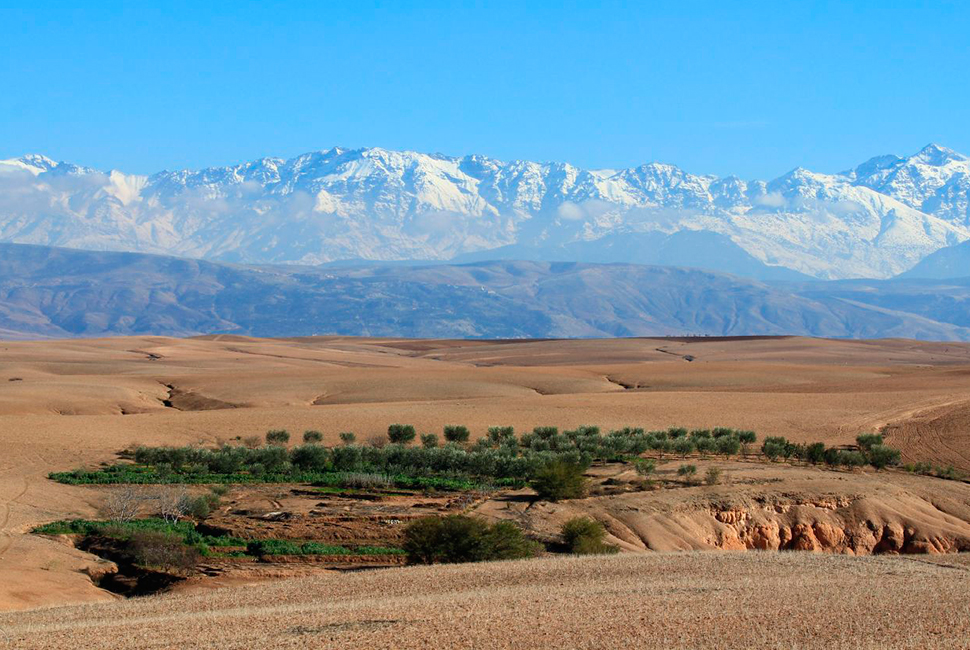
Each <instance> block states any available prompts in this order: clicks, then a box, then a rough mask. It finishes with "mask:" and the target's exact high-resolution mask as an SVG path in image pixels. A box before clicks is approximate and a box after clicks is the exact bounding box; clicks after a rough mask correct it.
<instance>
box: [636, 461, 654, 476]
mask: <svg viewBox="0 0 970 650" xmlns="http://www.w3.org/2000/svg"><path fill="white" fill-rule="evenodd" d="M633 467H634V469H636V470H637V474H639V475H640V476H650V475H651V474H653V473H654V472H655V471H656V470H657V461H655V460H654V459H653V458H637V459H636V460H635V461H633Z"/></svg>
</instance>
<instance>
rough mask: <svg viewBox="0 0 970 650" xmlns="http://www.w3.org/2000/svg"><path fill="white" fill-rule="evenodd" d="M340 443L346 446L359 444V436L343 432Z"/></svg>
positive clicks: (351, 432)
mask: <svg viewBox="0 0 970 650" xmlns="http://www.w3.org/2000/svg"><path fill="white" fill-rule="evenodd" d="M340 442H342V443H344V444H345V445H352V444H354V443H355V442H357V434H355V433H354V432H353V431H343V432H341V433H340Z"/></svg>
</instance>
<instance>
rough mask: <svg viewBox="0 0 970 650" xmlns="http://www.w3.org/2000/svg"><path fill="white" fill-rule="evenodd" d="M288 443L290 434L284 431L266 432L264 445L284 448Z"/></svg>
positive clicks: (272, 430) (273, 430)
mask: <svg viewBox="0 0 970 650" xmlns="http://www.w3.org/2000/svg"><path fill="white" fill-rule="evenodd" d="M289 441H290V432H289V431H287V430H286V429H270V430H269V431H267V432H266V444H269V445H279V446H284V445H286V443H288V442H289Z"/></svg>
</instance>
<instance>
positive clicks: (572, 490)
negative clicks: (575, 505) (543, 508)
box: [532, 460, 586, 501]
mask: <svg viewBox="0 0 970 650" xmlns="http://www.w3.org/2000/svg"><path fill="white" fill-rule="evenodd" d="M585 470H586V466H585V465H582V464H579V463H573V462H569V461H565V460H554V461H551V462H549V463H547V464H546V465H544V466H543V467H541V468H540V469H539V470H538V471H537V472H536V473H535V477H534V478H533V479H532V489H533V490H535V491H536V494H538V495H539V498H540V499H546V500H548V501H561V500H563V499H581V498H582V497H584V496H586V478H585V477H584V476H583V472H584V471H585Z"/></svg>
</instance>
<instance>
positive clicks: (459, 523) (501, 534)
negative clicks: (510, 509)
mask: <svg viewBox="0 0 970 650" xmlns="http://www.w3.org/2000/svg"><path fill="white" fill-rule="evenodd" d="M404 539H405V541H404V551H405V552H406V553H407V556H408V562H410V563H412V564H437V563H456V562H482V561H486V560H514V559H519V558H526V557H533V556H535V555H537V554H538V552H539V545H538V544H536V543H535V542H532V541H531V540H529V539H528V538H526V536H525V535H524V534H523V533H522V531H521V530H520V529H519V528H518V527H517V526H516V525H515V524H512V523H510V522H499V523H496V524H491V525H489V524H487V523H486V522H484V521H482V520H480V519H475V518H473V517H467V516H465V515H449V516H447V517H426V518H424V519H418V520H417V521H414V522H411V523H410V524H408V526H407V528H406V529H405V531H404Z"/></svg>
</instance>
